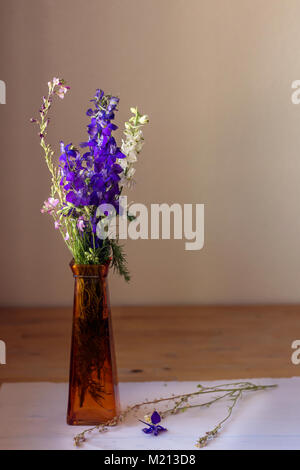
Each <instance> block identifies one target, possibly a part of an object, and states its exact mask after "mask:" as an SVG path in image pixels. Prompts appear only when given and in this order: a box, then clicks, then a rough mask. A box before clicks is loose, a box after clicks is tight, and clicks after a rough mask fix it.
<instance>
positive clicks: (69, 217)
mask: <svg viewBox="0 0 300 470" xmlns="http://www.w3.org/2000/svg"><path fill="white" fill-rule="evenodd" d="M68 90H69V87H68V86H67V84H66V82H65V81H64V80H62V79H59V78H54V79H53V80H52V81H51V82H49V83H48V95H47V96H44V97H43V101H42V106H41V108H40V110H39V114H40V118H39V119H31V122H34V123H36V124H37V125H38V126H39V136H40V144H41V147H42V148H43V151H44V154H45V160H46V163H47V166H48V168H49V171H50V173H51V178H52V184H51V189H50V197H49V198H48V199H47V200H46V201H45V202H44V205H43V208H42V209H41V212H42V213H47V214H50V215H51V216H52V217H53V219H54V227H55V228H56V229H57V230H59V231H60V233H61V234H62V236H63V239H64V241H65V243H66V244H67V246H68V248H69V250H70V252H71V253H72V256H73V258H74V262H75V263H76V264H80V265H85V264H106V263H109V262H110V261H111V264H112V266H113V267H114V268H115V269H116V270H117V271H118V272H119V273H120V274H121V275H123V276H124V278H125V279H126V280H129V273H128V270H127V266H126V259H125V256H124V252H123V249H122V246H121V245H120V244H119V241H118V239H115V238H110V236H109V224H110V222H111V218H112V213H113V214H114V215H117V216H118V215H120V213H119V212H120V209H119V198H120V195H121V193H122V191H123V189H124V188H125V187H130V185H131V183H132V181H133V175H134V173H135V168H134V164H135V162H136V161H137V157H138V154H139V153H140V152H141V150H142V147H143V143H144V138H143V133H142V127H143V125H144V124H146V123H147V122H149V119H148V116H147V115H141V114H140V113H139V111H138V109H137V108H131V113H132V116H131V118H130V119H129V121H128V122H126V123H125V130H124V139H123V140H122V143H121V146H118V145H117V142H116V140H115V138H114V137H113V132H114V131H115V130H116V129H117V126H116V125H115V124H114V123H113V120H114V118H115V113H116V111H117V106H118V103H119V98H117V97H115V96H112V95H106V94H105V93H104V92H103V91H102V90H100V89H98V90H97V91H96V94H95V96H94V97H93V99H91V103H93V104H92V106H91V107H90V108H89V109H88V110H87V112H86V114H87V116H88V117H89V118H90V123H89V124H88V126H87V132H88V139H87V140H86V142H82V143H81V144H80V148H81V149H82V150H79V148H78V147H75V146H74V145H73V144H72V143H70V144H67V145H65V144H64V143H63V142H61V143H60V148H61V155H60V157H59V162H58V164H55V163H54V161H53V156H54V151H53V150H52V147H51V145H50V144H48V143H46V137H47V129H48V125H49V122H50V119H49V117H48V115H49V111H50V108H51V106H52V102H53V99H54V97H55V96H58V97H59V98H61V99H63V98H64V96H65V94H66V93H67V92H68ZM103 208H104V209H103ZM125 210H126V216H128V217H129V219H130V215H129V214H128V210H127V208H125Z"/></svg>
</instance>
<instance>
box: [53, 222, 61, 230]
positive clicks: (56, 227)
mask: <svg viewBox="0 0 300 470" xmlns="http://www.w3.org/2000/svg"><path fill="white" fill-rule="evenodd" d="M54 227H55V229H56V230H58V229H59V227H61V223H60V222H58V221H57V220H56V221H55V222H54Z"/></svg>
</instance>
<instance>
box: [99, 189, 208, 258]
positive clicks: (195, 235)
mask: <svg viewBox="0 0 300 470" xmlns="http://www.w3.org/2000/svg"><path fill="white" fill-rule="evenodd" d="M117 212H118V214H119V217H117ZM149 212H150V213H149ZM96 215H97V217H100V221H99V222H98V224H97V236H98V238H100V239H102V240H104V239H106V238H107V237H109V238H110V239H116V238H118V239H120V240H127V239H128V238H130V239H131V240H138V239H142V240H149V239H151V240H158V239H160V238H161V239H163V240H170V239H171V238H174V239H175V240H183V239H184V240H188V241H186V242H185V249H186V250H201V248H203V246H204V204H183V205H182V204H179V203H174V204H172V205H171V206H170V205H169V204H166V203H162V204H151V205H150V211H148V208H147V206H145V205H144V204H141V203H134V204H131V205H130V206H129V209H128V204H127V197H126V196H120V198H119V202H118V210H116V208H115V207H114V206H113V205H111V204H101V205H100V206H99V207H98V209H97V214H96ZM171 226H172V229H171Z"/></svg>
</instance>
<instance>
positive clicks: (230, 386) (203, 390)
mask: <svg viewBox="0 0 300 470" xmlns="http://www.w3.org/2000/svg"><path fill="white" fill-rule="evenodd" d="M274 387H277V385H273V384H272V385H256V384H254V383H252V382H235V383H225V384H220V385H215V386H213V387H204V386H203V385H198V386H197V388H198V390H197V391H196V392H192V393H186V394H183V395H171V396H170V397H165V398H157V399H154V400H152V401H144V402H141V403H137V404H136V405H132V406H128V407H127V408H126V409H125V410H124V411H123V412H122V413H121V414H119V415H118V416H116V417H115V418H113V419H112V420H110V421H107V422H106V423H104V424H100V425H97V426H93V427H92V428H88V429H86V430H85V431H82V432H81V433H79V434H77V435H76V436H75V437H74V441H75V445H76V446H80V445H81V444H82V443H83V442H85V441H86V440H87V435H88V434H90V433H92V432H93V431H98V432H100V433H101V432H106V431H108V430H109V428H110V427H112V426H117V425H118V424H120V423H123V422H124V420H125V418H127V417H128V416H129V415H130V414H131V413H134V412H137V411H138V410H140V408H142V407H149V406H152V408H153V407H154V408H155V409H156V405H158V404H162V403H164V402H171V403H172V406H171V407H170V408H169V409H166V410H164V411H160V412H159V414H160V416H161V417H162V418H165V417H166V416H168V415H175V414H179V413H182V412H185V411H187V410H189V409H191V408H200V407H209V406H211V405H213V404H214V403H216V402H218V401H221V400H230V401H231V404H230V405H229V406H228V409H227V414H226V416H225V417H224V418H223V419H222V420H221V421H220V422H218V423H217V424H216V426H215V427H214V428H213V429H211V430H210V431H207V432H206V434H205V435H204V436H200V437H199V438H198V439H197V442H196V444H195V446H196V447H198V448H202V447H205V446H206V445H207V444H208V442H209V441H210V440H211V439H213V438H215V437H216V436H217V434H218V432H219V431H220V430H221V428H222V426H223V425H224V424H225V422H226V421H227V420H228V419H229V418H230V416H231V415H232V412H233V409H234V407H235V406H236V404H237V403H238V401H239V399H240V398H241V397H242V395H243V393H245V392H258V391H260V390H267V389H270V388H274ZM205 394H208V395H211V394H217V395H216V396H215V397H213V398H211V399H210V400H209V401H207V402H205V403H198V404H197V403H193V404H191V403H190V400H191V399H195V398H197V397H201V396H202V395H205Z"/></svg>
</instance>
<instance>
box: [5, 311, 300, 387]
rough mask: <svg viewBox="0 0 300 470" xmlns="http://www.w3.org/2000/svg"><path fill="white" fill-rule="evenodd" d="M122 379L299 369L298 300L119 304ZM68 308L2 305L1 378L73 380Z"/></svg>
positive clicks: (285, 373) (282, 373) (293, 372)
mask: <svg viewBox="0 0 300 470" xmlns="http://www.w3.org/2000/svg"><path fill="white" fill-rule="evenodd" d="M112 312H113V324H114V331H115V340H116V352H117V364H118V373H119V380H120V381H123V382H128V381H135V382H137V381H153V380H199V381H201V380H214V379H221V380H223V379H236V378H251V377H291V376H299V375H300V365H299V366H296V365H293V364H292V363H291V353H292V349H291V343H292V341H293V340H295V339H300V306H299V305H288V306H286V305H280V306H279V305H276V306H274V305H273V306H271V305H269V306H249V305H248V306H176V307H172V306H169V307H114V308H113V309H112ZM71 321H72V311H71V308H2V309H0V339H2V340H4V341H5V342H6V346H7V364H6V365H0V382H29V381H33V382H35V381H39V382H41V381H52V382H66V381H67V380H68V366H69V352H70V339H71Z"/></svg>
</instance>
